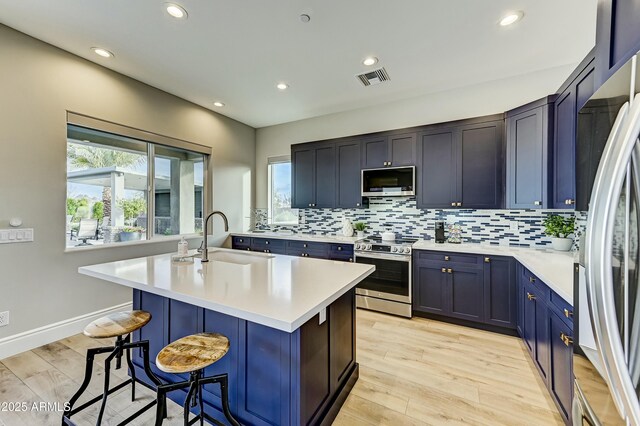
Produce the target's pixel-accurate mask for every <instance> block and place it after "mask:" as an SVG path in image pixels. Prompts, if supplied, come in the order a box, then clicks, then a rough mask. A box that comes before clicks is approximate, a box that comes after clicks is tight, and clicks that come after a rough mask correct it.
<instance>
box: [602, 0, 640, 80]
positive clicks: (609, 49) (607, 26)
mask: <svg viewBox="0 0 640 426" xmlns="http://www.w3.org/2000/svg"><path fill="white" fill-rule="evenodd" d="M638 22H640V0H599V1H598V18H597V24H596V68H597V75H596V85H597V86H596V87H600V86H601V85H602V83H604V82H605V81H606V80H607V79H608V78H609V77H611V75H613V73H614V72H616V70H618V69H619V68H620V67H621V66H622V65H624V64H625V63H626V62H627V61H628V60H629V59H630V58H631V57H632V56H633V55H635V54H636V53H637V52H638V51H640V31H638Z"/></svg>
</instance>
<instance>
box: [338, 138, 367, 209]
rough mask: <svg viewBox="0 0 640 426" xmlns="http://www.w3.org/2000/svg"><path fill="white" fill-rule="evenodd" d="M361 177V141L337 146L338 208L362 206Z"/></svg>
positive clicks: (341, 143)
mask: <svg viewBox="0 0 640 426" xmlns="http://www.w3.org/2000/svg"><path fill="white" fill-rule="evenodd" d="M360 181H361V175H360V141H349V142H339V143H337V144H336V207H338V208H346V209H348V208H353V207H361V205H362V196H361V194H362V188H361V182H360Z"/></svg>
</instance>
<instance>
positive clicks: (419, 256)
mask: <svg viewBox="0 0 640 426" xmlns="http://www.w3.org/2000/svg"><path fill="white" fill-rule="evenodd" d="M414 253H415V255H414V259H415V260H416V261H417V262H421V261H422V262H442V263H444V264H457V265H465V266H468V267H482V262H483V259H484V257H482V256H479V255H477V254H465V253H448V252H444V251H423V250H416V251H415V252H414Z"/></svg>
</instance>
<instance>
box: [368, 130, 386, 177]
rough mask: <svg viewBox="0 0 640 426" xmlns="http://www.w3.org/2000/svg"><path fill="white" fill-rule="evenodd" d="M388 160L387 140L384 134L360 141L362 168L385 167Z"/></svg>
mask: <svg viewBox="0 0 640 426" xmlns="http://www.w3.org/2000/svg"><path fill="white" fill-rule="evenodd" d="M388 161H390V160H389V141H388V139H387V137H386V136H384V137H377V138H370V139H364V140H363V141H362V168H363V169H375V168H378V167H385V163H386V162H388Z"/></svg>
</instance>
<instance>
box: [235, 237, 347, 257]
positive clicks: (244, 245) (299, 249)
mask: <svg viewBox="0 0 640 426" xmlns="http://www.w3.org/2000/svg"><path fill="white" fill-rule="evenodd" d="M231 248H232V249H234V250H248V251H258V252H263V253H273V254H286V255H288V256H297V257H312V258H316V259H330V260H339V261H343V262H353V261H354V253H353V244H344V243H324V242H318V241H303V240H284V239H279V238H255V237H254V238H251V237H244V236H237V235H234V236H232V237H231Z"/></svg>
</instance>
